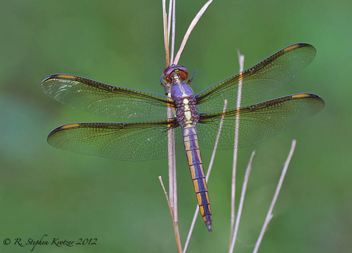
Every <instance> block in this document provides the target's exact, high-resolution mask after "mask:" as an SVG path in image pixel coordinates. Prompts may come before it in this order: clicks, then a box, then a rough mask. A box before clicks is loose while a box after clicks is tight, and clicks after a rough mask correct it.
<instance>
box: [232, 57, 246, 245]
mask: <svg viewBox="0 0 352 253" xmlns="http://www.w3.org/2000/svg"><path fill="white" fill-rule="evenodd" d="M237 54H238V61H239V64H240V73H242V72H243V65H244V55H242V54H241V53H240V51H239V50H237ZM241 96H242V78H241V75H240V78H239V82H238V90H237V109H238V108H240V107H241ZM239 124H240V115H239V114H237V115H236V126H235V140H234V150H233V164H232V182H231V228H230V245H229V249H230V248H231V242H232V237H233V232H234V224H235V213H236V208H235V199H236V170H237V154H238V148H237V147H238V132H239Z"/></svg>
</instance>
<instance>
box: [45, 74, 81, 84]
mask: <svg viewBox="0 0 352 253" xmlns="http://www.w3.org/2000/svg"><path fill="white" fill-rule="evenodd" d="M76 78H77V77H76V76H74V75H70V74H62V73H60V74H53V75H50V76H47V77H45V78H44V80H43V81H42V85H43V84H44V83H45V82H47V81H49V80H51V79H76Z"/></svg>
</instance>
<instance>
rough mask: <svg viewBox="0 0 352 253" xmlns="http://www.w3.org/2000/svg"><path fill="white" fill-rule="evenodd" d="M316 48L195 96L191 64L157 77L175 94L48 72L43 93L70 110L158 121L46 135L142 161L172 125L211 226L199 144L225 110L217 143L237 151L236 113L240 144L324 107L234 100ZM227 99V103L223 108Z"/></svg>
mask: <svg viewBox="0 0 352 253" xmlns="http://www.w3.org/2000/svg"><path fill="white" fill-rule="evenodd" d="M315 54H316V50H315V48H314V47H313V46H312V45H310V44H305V43H298V44H293V45H290V46H288V47H286V48H284V49H282V50H280V51H278V52H276V53H274V54H273V55H271V56H269V57H268V58H266V59H264V60H263V61H261V62H259V63H258V64H256V65H254V66H253V67H251V68H249V69H247V70H245V71H243V72H241V73H238V74H235V75H232V76H230V77H228V78H226V79H224V80H222V81H220V82H218V83H215V84H214V85H211V86H210V87H208V88H207V89H205V90H203V91H202V92H200V93H198V94H197V95H194V93H193V91H192V89H191V87H190V84H191V82H192V79H193V76H194V73H195V72H194V73H193V75H192V77H191V78H190V79H189V80H187V79H188V71H187V69H186V68H185V67H183V66H179V65H170V66H168V67H166V68H165V69H164V71H163V73H162V75H161V78H160V84H161V85H162V86H164V87H166V88H168V89H170V90H171V97H169V96H166V95H162V94H157V93H153V92H147V91H143V90H137V89H130V88H124V87H119V86H111V85H108V84H105V83H101V82H97V81H93V80H90V79H87V78H83V77H79V76H75V75H70V74H54V75H50V76H48V77H47V78H45V79H44V80H43V81H42V83H41V87H42V89H43V91H44V92H45V93H46V94H47V95H49V96H50V97H52V98H54V99H56V100H58V101H59V102H61V103H63V104H66V105H68V106H70V107H72V108H76V109H80V110H84V111H88V112H91V113H93V114H97V115H100V116H105V117H111V118H121V119H150V118H153V119H154V120H146V121H138V120H137V121H133V120H132V121H133V122H127V123H106V122H103V123H71V124H65V125H62V126H59V127H57V128H56V129H54V130H53V131H52V132H51V133H50V134H49V136H48V138H47V140H48V143H49V144H50V145H52V146H53V147H56V148H59V149H63V150H67V151H71V152H76V153H79V154H84V155H92V156H100V157H107V158H113V159H117V160H124V161H145V160H153V159H159V158H165V157H167V156H168V148H167V147H168V146H167V145H168V144H167V143H168V131H169V130H170V129H174V131H175V146H176V151H177V150H183V152H186V156H187V160H188V164H189V170H190V174H191V178H192V182H193V186H194V191H195V193H196V199H197V202H198V205H199V208H200V213H201V216H202V218H203V220H204V222H205V224H206V226H207V229H208V231H209V232H210V231H212V212H211V208H210V199H209V194H208V187H207V183H206V180H205V175H204V169H203V162H202V158H201V153H200V147H204V148H208V149H213V146H214V143H215V139H216V136H217V133H218V128H219V123H220V120H221V118H222V116H224V118H223V127H222V131H221V135H220V139H219V141H218V149H233V148H234V139H235V138H234V135H235V125H236V118H238V119H239V129H238V144H237V147H239V148H240V147H246V146H250V145H254V144H257V143H259V142H262V141H264V140H266V139H268V138H270V137H272V136H274V135H276V134H278V133H280V132H283V131H285V130H287V129H289V128H291V127H293V126H295V125H297V124H298V123H301V122H303V121H305V120H306V119H308V118H310V117H312V116H313V115H315V114H316V113H318V112H319V111H321V110H322V109H323V107H324V104H325V103H324V100H323V99H322V98H321V97H320V96H318V95H315V94H311V93H299V94H294V95H288V96H284V97H279V98H276V99H272V100H268V101H265V102H261V103H257V104H252V105H249V106H242V107H238V106H237V95H238V87H239V84H240V83H242V93H241V103H242V104H246V103H249V102H250V101H252V100H255V99H258V98H260V97H262V96H264V95H267V94H268V93H270V92H272V91H273V90H275V89H277V88H279V87H280V86H282V85H284V84H286V83H288V82H289V81H291V80H292V79H293V78H294V77H295V76H296V75H297V74H299V73H300V72H301V71H302V70H303V69H304V68H306V67H307V66H308V64H309V63H310V62H311V61H312V60H313V59H314V57H315ZM225 99H226V100H227V101H228V105H227V108H228V109H226V110H225V111H223V107H224V100H225ZM167 107H171V108H172V110H173V116H172V117H167V110H166V108H167ZM182 146H183V147H182Z"/></svg>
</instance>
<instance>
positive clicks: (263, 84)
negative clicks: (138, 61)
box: [196, 43, 316, 112]
mask: <svg viewBox="0 0 352 253" xmlns="http://www.w3.org/2000/svg"><path fill="white" fill-rule="evenodd" d="M315 53H316V50H315V48H314V47H313V46H312V45H309V44H304V43H300V44H294V45H291V46H289V47H286V48H284V49H282V50H280V51H278V52H276V53H275V54H273V55H271V56H269V57H268V58H266V59H265V60H263V61H261V62H259V63H258V64H257V65H255V66H253V67H252V68H250V69H247V70H245V71H243V72H242V73H239V74H236V75H233V76H230V77H228V78H226V79H225V80H223V81H220V82H219V83H216V84H214V85H212V86H210V87H209V88H207V89H206V90H204V91H202V92H201V93H199V94H198V95H197V96H196V99H197V107H198V108H199V110H200V111H202V112H207V111H217V110H219V111H220V110H221V109H222V108H223V106H224V100H225V99H227V101H228V106H227V108H236V107H237V105H236V103H237V93H238V85H239V80H242V93H241V94H242V95H241V104H246V103H248V102H250V101H252V100H255V99H257V98H259V97H262V96H264V95H266V94H268V93H270V92H272V91H274V90H275V89H277V88H278V87H280V86H281V85H284V84H286V83H288V82H289V81H290V80H292V79H293V78H294V77H295V76H296V75H298V74H299V73H300V72H301V71H302V70H303V69H304V68H306V67H307V66H308V64H309V63H310V62H311V61H312V60H313V59H314V56H315Z"/></svg>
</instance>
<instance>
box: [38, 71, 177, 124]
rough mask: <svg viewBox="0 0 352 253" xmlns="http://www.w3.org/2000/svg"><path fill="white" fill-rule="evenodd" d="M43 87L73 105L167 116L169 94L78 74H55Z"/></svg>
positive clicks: (125, 114)
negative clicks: (112, 83)
mask: <svg viewBox="0 0 352 253" xmlns="http://www.w3.org/2000/svg"><path fill="white" fill-rule="evenodd" d="M41 86H42V89H43V91H44V92H45V93H46V94H47V95H48V96H50V97H52V98H54V99H56V100H58V101H60V102H61V103H63V104H67V105H69V106H71V107H73V108H76V109H80V110H84V111H88V112H91V113H94V114H97V115H101V116H105V117H112V118H148V117H155V118H157V117H159V118H165V117H166V115H167V114H166V106H167V105H171V106H173V104H174V101H173V100H172V99H169V98H168V97H166V96H163V95H160V94H157V93H152V92H146V91H142V90H135V89H129V88H123V87H117V86H111V85H107V84H104V83H101V82H97V81H93V80H90V79H86V78H83V77H79V76H74V75H68V74H55V75H51V76H49V77H47V78H45V79H44V80H43V81H42V84H41Z"/></svg>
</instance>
